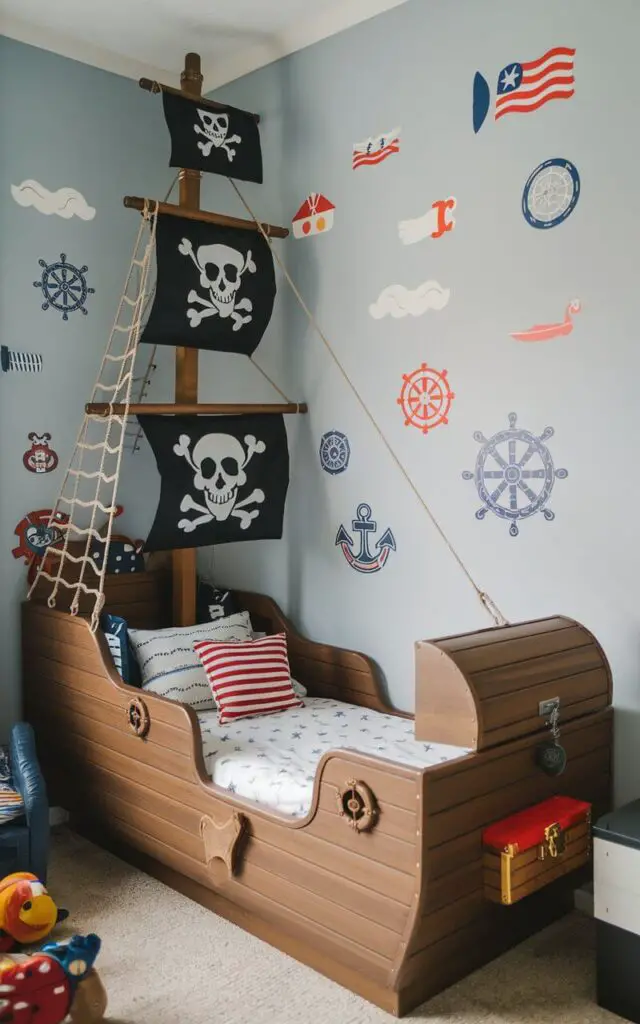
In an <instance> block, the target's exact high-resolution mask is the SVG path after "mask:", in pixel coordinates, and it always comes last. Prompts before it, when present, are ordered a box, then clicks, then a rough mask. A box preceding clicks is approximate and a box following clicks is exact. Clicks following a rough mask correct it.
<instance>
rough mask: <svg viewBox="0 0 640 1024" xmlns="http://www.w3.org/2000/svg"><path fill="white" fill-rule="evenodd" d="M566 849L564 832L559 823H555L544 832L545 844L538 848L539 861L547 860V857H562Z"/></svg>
mask: <svg viewBox="0 0 640 1024" xmlns="http://www.w3.org/2000/svg"><path fill="white" fill-rule="evenodd" d="M565 848H566V840H565V833H564V830H563V828H562V826H561V825H560V824H559V823H558V822H557V821H554V822H553V824H552V825H547V827H546V828H545V830H544V842H543V843H541V844H540V846H539V847H538V860H546V859H547V857H561V856H562V854H563V853H564V851H565Z"/></svg>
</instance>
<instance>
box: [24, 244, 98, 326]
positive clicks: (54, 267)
mask: <svg viewBox="0 0 640 1024" xmlns="http://www.w3.org/2000/svg"><path fill="white" fill-rule="evenodd" d="M38 263H39V264H40V266H41V267H42V277H41V278H40V280H39V281H34V282H33V287H34V288H40V289H41V291H42V294H43V295H44V298H45V301H44V302H43V303H42V308H43V309H49V307H50V306H51V308H52V309H57V310H58V312H59V313H62V319H63V320H68V319H69V313H73V312H75V310H76V309H79V310H80V312H81V313H84V315H85V316H86V315H87V310H86V309H85V308H84V304H85V302H86V299H87V295H93V294H94V293H95V288H88V287H87V279H86V277H85V274H86V273H87V270H88V267H74V265H73V263H67V257H66V255H65V254H64V253H63V252H61V253H60V260H59V261H58V262H56V263H47V262H46V260H38Z"/></svg>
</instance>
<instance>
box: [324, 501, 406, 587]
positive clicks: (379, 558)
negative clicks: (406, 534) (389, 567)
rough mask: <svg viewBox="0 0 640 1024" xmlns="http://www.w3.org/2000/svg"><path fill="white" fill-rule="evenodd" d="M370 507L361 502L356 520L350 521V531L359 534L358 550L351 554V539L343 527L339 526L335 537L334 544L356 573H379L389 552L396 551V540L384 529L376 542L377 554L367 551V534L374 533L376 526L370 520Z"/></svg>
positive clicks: (388, 530)
mask: <svg viewBox="0 0 640 1024" xmlns="http://www.w3.org/2000/svg"><path fill="white" fill-rule="evenodd" d="M371 514H372V513H371V506H370V505H367V504H365V503H364V502H362V504H361V505H358V508H357V509H356V518H355V519H353V520H352V521H351V526H352V529H353V530H355V531H356V532H357V533H359V534H360V550H359V552H358V553H357V554H354V552H353V537H350V536H349V534H348V533H347V531H346V530H345V528H344V526H342V525H341V526H340V529H339V530H338V533H337V536H336V544H339V545H340V547H341V548H342V554H343V555H344V557H345V558H346V560H347V562H348V563H349V565H350V566H351V568H352V569H355V570H356V571H357V572H379V571H380V569H382V568H384V566H385V564H386V561H387V559H388V557H389V552H390V551H395V550H396V539H395V537H394V536H393V534H392V532H391V530H390V529H388V528H387V529H386V530H385V531H384V533H383V534H382V537H381V538H380V540H378V541H376V543H375V549H376V551H377V554H375V555H372V554H371V551H370V550H369V534H370V533H371V534H372V533H375V532H376V530H377V529H378V524H377V523H376V521H375V519H372V518H371Z"/></svg>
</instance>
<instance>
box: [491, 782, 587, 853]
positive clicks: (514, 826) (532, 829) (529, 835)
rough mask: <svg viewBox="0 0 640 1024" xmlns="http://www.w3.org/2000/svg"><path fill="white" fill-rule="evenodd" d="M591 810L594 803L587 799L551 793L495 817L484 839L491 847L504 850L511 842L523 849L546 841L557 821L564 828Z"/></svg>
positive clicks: (569, 826)
mask: <svg viewBox="0 0 640 1024" xmlns="http://www.w3.org/2000/svg"><path fill="white" fill-rule="evenodd" d="M590 813H591V804H588V803H585V801H584V800H574V799H572V797H569V796H552V797H551V798H550V799H549V800H543V802H542V803H540V804H535V805H534V806H533V807H527V808H525V810H524V811H518V813H517V814H512V815H510V817H508V818H503V819H502V821H495V822H494V823H493V825H489V827H488V828H486V829H485V830H484V832H483V833H482V842H483V845H484V846H486V847H489V849H492V850H504V849H506V848H507V847H508V846H512V847H516V848H517V851H518V852H519V853H522V852H523V851H524V850H530V849H532V847H534V846H539V845H540V844H542V843H544V842H545V840H546V839H547V838H548V834H547V833H548V829H549V827H550V826H551V825H556V824H557V825H559V826H560V829H561V831H562V832H565V831H566V830H567V829H569V828H571V827H572V826H573V825H578V824H579V823H580V822H582V821H586V820H587V818H588V817H589V815H590Z"/></svg>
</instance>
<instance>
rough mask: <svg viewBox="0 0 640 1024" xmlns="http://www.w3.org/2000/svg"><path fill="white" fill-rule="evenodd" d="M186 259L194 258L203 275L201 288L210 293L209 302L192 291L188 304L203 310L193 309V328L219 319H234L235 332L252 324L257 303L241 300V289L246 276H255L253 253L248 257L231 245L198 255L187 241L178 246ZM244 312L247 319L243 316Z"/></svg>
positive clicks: (190, 314)
mask: <svg viewBox="0 0 640 1024" xmlns="http://www.w3.org/2000/svg"><path fill="white" fill-rule="evenodd" d="M178 251H179V252H180V253H181V254H182V255H183V256H190V257H191V259H192V260H193V262H194V264H195V266H196V267H197V268H198V270H199V271H200V287H201V288H206V289H208V290H209V299H210V300H211V301H209V299H205V298H203V297H202V296H201V295H198V293H197V291H196V290H195V288H192V289H191V291H190V292H189V294H188V295H187V302H197V303H198V305H199V306H201V307H202V308H201V309H195V308H194V307H191V306H190V307H189V308H188V309H187V318H188V320H189V323H190V324H191V326H192V327H199V326H200V323H201V321H202V320H204V319H205V318H206V317H209V316H219V317H220V318H221V319H222V320H226V319H228V318H229V317H231V318H232V319H233V330H234V331H239V330H240V328H241V327H242V326H244V324H250V323H251V321H252V320H253V317H252V315H251V313H252V310H253V302H252V301H251V299H247V298H244V299H240V298H238V289H239V288H240V285H241V284H242V277H243V274H246V273H247V272H249V273H250V274H255V272H256V269H257V267H256V265H255V263H254V261H253V259H252V256H251V249H249V251H248V252H247V255H246V257H245V256H243V255H242V253H241V252H238V250H237V249H232V248H231V246H230V245H222V244H221V243H219V242H218V243H216V244H215V245H199V246H198V248H197V250H196V252H194V251H193V245H192V244H191V242H190V241H189V239H188V238H183V239H182V241H181V242H180V245H179V246H178ZM243 310H246V311H247V315H246V316H244V315H243V312H242V311H243Z"/></svg>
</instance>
